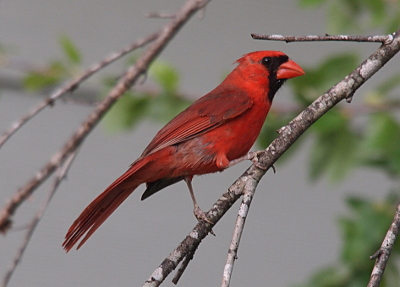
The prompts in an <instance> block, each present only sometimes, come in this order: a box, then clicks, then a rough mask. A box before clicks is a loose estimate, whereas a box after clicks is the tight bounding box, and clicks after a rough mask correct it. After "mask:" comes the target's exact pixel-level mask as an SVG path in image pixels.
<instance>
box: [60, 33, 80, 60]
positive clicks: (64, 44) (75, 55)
mask: <svg viewBox="0 0 400 287" xmlns="http://www.w3.org/2000/svg"><path fill="white" fill-rule="evenodd" d="M60 45H61V48H62V49H63V52H64V55H65V56H66V57H67V59H68V60H69V61H70V62H71V63H72V64H75V65H79V64H81V62H82V56H81V53H80V52H79V49H78V48H77V47H76V45H75V44H74V43H73V42H72V40H71V39H70V38H69V37H68V36H67V35H63V36H61V37H60Z"/></svg>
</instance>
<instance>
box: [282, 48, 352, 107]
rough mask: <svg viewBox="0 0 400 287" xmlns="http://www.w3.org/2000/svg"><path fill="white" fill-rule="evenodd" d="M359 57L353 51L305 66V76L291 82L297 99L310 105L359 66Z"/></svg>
mask: <svg viewBox="0 0 400 287" xmlns="http://www.w3.org/2000/svg"><path fill="white" fill-rule="evenodd" d="M358 58H359V57H358V55H356V54H353V53H347V54H339V55H333V56H331V57H329V58H327V59H326V60H324V61H323V62H322V63H320V64H319V65H318V66H317V67H313V68H309V67H305V68H304V70H305V72H306V75H305V76H304V77H301V78H294V79H291V80H290V82H289V84H290V86H291V87H293V90H294V91H295V96H296V99H298V100H299V101H300V102H301V103H302V104H304V105H309V104H310V103H311V102H312V101H314V100H315V99H316V98H317V97H319V96H320V95H321V94H323V93H324V92H326V90H328V89H329V88H330V87H331V86H332V85H334V84H336V83H337V82H339V81H340V80H342V78H343V77H344V76H345V75H347V74H348V73H349V72H351V71H352V70H354V69H355V68H356V67H357V66H358V60H359V59H358Z"/></svg>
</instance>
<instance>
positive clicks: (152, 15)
mask: <svg viewBox="0 0 400 287" xmlns="http://www.w3.org/2000/svg"><path fill="white" fill-rule="evenodd" d="M146 17H147V18H166V19H171V18H174V17H175V14H171V13H158V12H151V13H148V14H147V15H146Z"/></svg>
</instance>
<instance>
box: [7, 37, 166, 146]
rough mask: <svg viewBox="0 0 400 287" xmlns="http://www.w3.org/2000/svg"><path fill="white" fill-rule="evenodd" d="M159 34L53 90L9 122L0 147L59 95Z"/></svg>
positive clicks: (52, 103) (69, 91) (113, 54)
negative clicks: (18, 117)
mask: <svg viewBox="0 0 400 287" xmlns="http://www.w3.org/2000/svg"><path fill="white" fill-rule="evenodd" d="M158 36H159V32H157V33H154V34H151V35H149V36H147V37H145V38H143V39H140V40H138V41H136V42H134V43H132V44H130V45H129V46H127V47H125V48H123V49H121V50H120V51H119V52H116V53H112V54H111V55H109V56H107V57H106V58H105V59H104V60H102V61H100V62H98V63H95V64H93V65H92V66H91V67H89V69H87V70H86V71H85V72H83V73H82V74H81V75H80V76H78V77H77V78H76V79H74V80H71V81H70V82H68V83H66V84H65V85H64V86H62V87H60V88H59V89H57V90H56V91H54V92H53V93H52V94H51V95H50V96H49V97H48V98H47V99H45V100H43V101H42V102H40V103H39V104H38V105H36V106H35V107H33V108H32V109H31V110H30V111H29V112H28V113H27V114H26V115H24V116H23V117H22V118H20V119H19V120H18V121H16V122H14V123H13V124H11V126H10V127H9V128H8V130H6V131H5V132H3V134H2V135H1V136H0V148H1V147H2V146H3V145H4V144H5V142H6V141H7V140H8V139H9V138H10V137H11V136H12V135H13V134H15V133H16V132H17V131H18V130H19V129H20V128H21V127H22V126H23V125H24V124H26V123H27V122H28V121H29V120H30V119H32V118H33V117H34V116H36V115H37V114H38V113H40V112H41V111H42V110H43V109H44V108H46V107H48V106H53V105H54V102H55V101H56V100H58V99H59V98H60V97H62V96H64V95H65V94H66V93H72V92H73V91H74V90H76V89H77V88H78V86H79V85H80V84H81V83H82V82H83V81H85V80H87V79H88V78H90V77H91V76H92V75H93V74H95V73H96V72H98V71H99V70H101V69H103V68H104V67H106V66H108V65H110V64H111V63H113V62H115V61H116V60H118V59H120V58H121V57H123V56H125V55H126V54H128V53H130V52H132V51H133V50H136V49H137V48H140V47H143V46H145V45H147V44H148V43H150V42H152V41H154V40H155V39H157V37H158Z"/></svg>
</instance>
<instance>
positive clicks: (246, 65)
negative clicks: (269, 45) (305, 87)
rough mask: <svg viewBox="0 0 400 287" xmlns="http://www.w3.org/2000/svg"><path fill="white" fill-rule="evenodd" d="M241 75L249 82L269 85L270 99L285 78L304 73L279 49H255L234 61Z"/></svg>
mask: <svg viewBox="0 0 400 287" xmlns="http://www.w3.org/2000/svg"><path fill="white" fill-rule="evenodd" d="M236 63H237V64H238V66H237V67H236V69H235V70H237V71H238V72H239V73H240V75H241V77H243V78H245V80H248V81H249V82H256V83H257V84H258V85H261V86H267V87H269V92H268V98H269V99H270V100H271V101H272V99H273V97H274V95H275V93H276V91H277V90H278V89H279V88H280V87H281V86H282V85H283V83H284V82H285V81H286V80H287V79H291V78H295V77H298V76H302V75H304V74H305V73H304V71H303V69H302V68H301V67H300V66H299V65H298V64H297V63H296V62H294V61H292V60H290V59H289V57H288V56H287V55H286V54H284V53H282V52H279V51H257V52H252V53H248V54H246V55H244V56H243V57H241V58H240V59H239V60H237V61H236Z"/></svg>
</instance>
